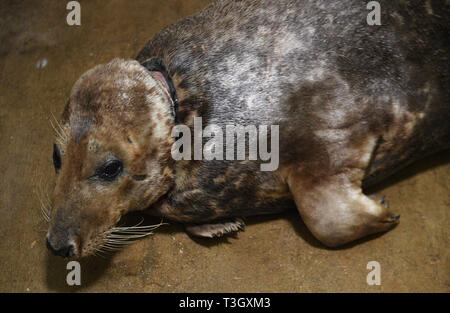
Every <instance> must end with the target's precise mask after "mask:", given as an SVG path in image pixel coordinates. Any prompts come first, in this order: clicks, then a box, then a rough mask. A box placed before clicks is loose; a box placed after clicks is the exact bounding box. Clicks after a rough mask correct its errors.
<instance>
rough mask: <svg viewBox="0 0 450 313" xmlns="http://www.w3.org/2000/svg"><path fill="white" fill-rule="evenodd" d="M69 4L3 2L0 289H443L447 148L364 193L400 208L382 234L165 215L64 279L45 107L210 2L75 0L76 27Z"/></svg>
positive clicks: (281, 221)
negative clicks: (343, 238) (195, 232)
mask: <svg viewBox="0 0 450 313" xmlns="http://www.w3.org/2000/svg"><path fill="white" fill-rule="evenodd" d="M66 3H67V1H39V2H38V1H31V0H30V1H20V2H19V3H17V2H13V1H1V4H0V75H1V76H0V147H1V149H0V173H1V175H2V179H1V180H0V190H1V194H0V216H1V222H0V225H1V226H0V238H1V240H0V291H1V292H47V291H50V292H60V291H64V292H67V291H69V292H70V291H84V292H109V291H131V292H134V291H143V292H317V291H319V292H330V291H331V292H358V291H362V292H380V291H381V292H409V291H415V292H436V291H441V292H449V291H450V258H449V257H450V254H449V251H450V249H449V247H450V245H449V243H450V242H449V239H450V237H449V234H450V232H449V223H450V215H449V213H450V210H449V206H450V193H449V189H450V181H449V179H448V177H449V174H450V163H449V161H450V152H446V153H443V154H440V155H437V156H434V157H432V158H428V159H426V160H423V161H422V162H420V163H418V164H416V165H414V166H412V167H409V168H408V169H406V170H404V171H402V172H401V173H399V174H398V175H396V176H395V177H393V178H392V179H391V180H390V181H388V182H386V183H384V184H382V185H381V186H379V187H378V188H377V189H374V190H371V191H370V192H371V193H372V192H376V193H377V194H386V195H387V196H388V198H389V200H390V203H391V207H392V208H393V209H394V210H395V211H396V212H398V213H400V214H401V216H402V217H401V223H400V225H399V226H398V227H397V228H395V229H394V230H393V231H391V232H389V233H386V234H384V235H382V236H375V237H372V238H370V239H369V240H363V241H360V242H358V243H357V244H354V245H350V246H348V247H345V248H343V249H339V250H329V249H326V248H324V247H323V246H321V245H320V244H319V243H318V242H317V241H316V240H315V239H314V238H313V237H312V235H311V234H310V233H309V232H308V230H307V229H306V227H305V225H304V224H303V223H302V221H301V219H300V217H299V216H298V214H297V213H296V212H291V213H286V214H282V215H277V216H271V217H255V218H249V219H247V224H248V226H247V228H246V230H245V232H243V233H239V234H238V235H237V236H236V237H232V238H228V239H222V240H199V239H196V240H195V241H194V240H193V239H191V238H190V237H189V236H187V235H186V234H185V233H184V232H183V229H182V227H180V225H170V226H165V227H163V228H160V229H159V230H158V231H157V233H156V234H155V235H153V236H152V237H149V238H147V239H144V240H141V241H140V242H138V243H136V244H134V245H132V246H129V247H128V248H126V249H125V250H123V251H122V252H120V253H117V254H115V255H114V256H112V257H111V258H109V259H101V258H89V259H86V260H82V261H81V269H82V277H81V283H82V284H81V287H69V286H67V285H66V283H65V281H66V274H67V270H66V263H67V262H66V261H64V260H63V259H60V258H56V257H54V256H52V255H50V253H49V252H48V251H47V249H46V248H45V243H44V235H45V232H46V223H45V222H44V220H43V219H42V217H41V215H40V212H39V202H38V199H37V197H36V196H35V194H34V193H33V190H34V189H35V188H36V187H37V186H39V185H42V186H43V187H44V188H46V189H48V190H50V189H51V187H52V184H53V182H54V170H53V167H52V162H51V153H52V142H53V130H52V128H51V126H50V123H49V120H50V119H51V114H52V113H53V114H55V115H56V116H59V115H60V114H61V112H62V109H63V107H64V104H65V103H66V100H67V97H68V95H69V92H70V89H71V87H72V85H73V83H74V82H75V81H76V79H77V78H78V77H79V76H80V75H81V74H82V73H83V72H84V71H86V70H87V69H89V68H91V67H93V66H94V65H96V64H98V63H104V62H107V61H109V60H111V59H112V58H114V57H124V58H127V57H133V56H135V55H136V54H137V52H138V51H139V50H140V48H141V47H142V46H143V45H144V44H145V42H146V41H147V40H148V39H149V38H150V37H151V36H152V35H153V34H154V33H155V32H157V31H158V30H159V29H161V28H163V27H164V26H165V25H168V24H169V23H171V22H173V21H175V20H177V19H179V18H182V17H184V16H186V15H189V14H191V13H193V12H195V11H197V10H198V9H200V8H202V7H203V6H205V5H206V4H207V3H208V1H205V0H201V1H193V0H189V1H183V0H179V1H175V0H164V1H151V0H138V1H132V2H130V1H125V0H123V1H119V0H111V1H100V0H98V1H93V0H90V1H80V3H81V9H82V17H81V23H82V26H72V27H71V26H68V25H67V24H66V14H67V12H68V11H67V10H66V8H65V5H66ZM43 60H46V61H43ZM42 65H45V66H42ZM372 260H375V261H378V262H379V263H380V265H381V285H380V286H369V285H367V283H366V275H367V274H368V272H369V270H367V269H366V265H367V263H368V262H369V261H372Z"/></svg>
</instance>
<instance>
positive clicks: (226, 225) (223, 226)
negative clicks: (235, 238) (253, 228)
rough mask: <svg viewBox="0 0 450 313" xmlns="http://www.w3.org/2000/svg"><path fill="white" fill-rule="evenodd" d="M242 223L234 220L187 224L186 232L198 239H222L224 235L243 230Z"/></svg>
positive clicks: (240, 220) (236, 219)
mask: <svg viewBox="0 0 450 313" xmlns="http://www.w3.org/2000/svg"><path fill="white" fill-rule="evenodd" d="M244 227H245V224H244V221H243V220H242V219H240V218H235V219H233V220H230V221H223V222H218V223H214V224H213V223H211V224H187V225H185V229H186V231H187V232H188V233H189V234H191V235H194V236H199V237H208V238H214V237H222V236H223V235H225V234H230V233H234V232H238V231H241V230H244Z"/></svg>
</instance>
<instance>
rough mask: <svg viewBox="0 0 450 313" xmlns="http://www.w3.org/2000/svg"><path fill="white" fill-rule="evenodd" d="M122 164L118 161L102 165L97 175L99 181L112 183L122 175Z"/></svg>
mask: <svg viewBox="0 0 450 313" xmlns="http://www.w3.org/2000/svg"><path fill="white" fill-rule="evenodd" d="M122 169H123V164H122V162H121V161H119V160H110V161H107V162H106V163H105V164H103V165H102V166H101V167H100V168H99V169H98V170H97V175H98V177H99V178H100V179H103V180H107V181H113V180H114V179H116V177H117V176H119V175H120V173H122Z"/></svg>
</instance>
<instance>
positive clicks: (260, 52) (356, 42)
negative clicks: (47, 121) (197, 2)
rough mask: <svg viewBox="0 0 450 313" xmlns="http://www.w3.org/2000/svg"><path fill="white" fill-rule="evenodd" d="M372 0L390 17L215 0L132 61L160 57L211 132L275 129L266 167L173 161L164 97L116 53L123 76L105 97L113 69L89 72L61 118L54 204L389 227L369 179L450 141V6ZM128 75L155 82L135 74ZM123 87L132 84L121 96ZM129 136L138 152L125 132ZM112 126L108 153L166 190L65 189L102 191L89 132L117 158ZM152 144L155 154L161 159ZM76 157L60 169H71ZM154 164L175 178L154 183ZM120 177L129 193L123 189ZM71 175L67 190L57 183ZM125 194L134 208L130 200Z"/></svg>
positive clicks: (185, 106) (351, 234)
mask: <svg viewBox="0 0 450 313" xmlns="http://www.w3.org/2000/svg"><path fill="white" fill-rule="evenodd" d="M379 2H380V3H381V12H382V15H381V23H382V25H381V26H369V25H367V23H366V16H367V14H368V12H369V11H368V10H367V9H366V2H365V1H356V0H354V1H351V0H346V1H325V0H323V1H321V0H318V1H306V0H305V1H302V0H299V1H288V0H280V1H266V0H261V1H254V0H244V1H216V2H214V3H213V4H211V5H210V6H208V7H207V8H205V9H204V10H202V11H200V12H199V13H197V14H195V15H193V16H190V17H188V18H185V19H183V20H181V21H179V22H177V23H174V24H172V25H171V26H169V27H168V28H166V29H164V30H162V31H161V32H160V33H158V34H157V35H155V36H154V37H153V38H152V39H151V40H150V41H149V42H148V43H147V45H146V46H145V47H144V49H143V50H142V51H141V52H140V53H139V55H138V56H137V61H138V62H139V63H143V62H145V61H147V60H150V59H152V58H156V57H157V58H161V59H162V60H163V61H164V63H165V64H166V67H167V69H168V71H169V74H170V75H171V76H172V77H173V81H174V83H175V86H176V89H177V93H178V97H179V108H178V116H177V118H178V121H179V123H182V124H186V125H188V126H190V127H193V118H194V116H201V117H202V118H203V127H206V126H207V125H208V124H217V125H220V126H225V125H227V124H240V125H274V124H275V125H280V167H279V169H278V170H277V171H275V172H261V171H259V162H258V161H181V162H173V161H172V160H170V157H167V151H168V150H167V147H169V148H170V145H171V143H172V142H173V139H172V138H169V136H168V137H164V136H163V135H161V133H162V134H167V132H169V131H170V129H171V126H172V124H171V122H170V121H169V120H168V117H169V116H170V115H169V113H170V112H169V108H170V103H169V100H168V99H167V98H165V99H164V97H162V96H161V90H160V89H158V88H157V87H150V86H149V85H148V86H147V88H143V87H140V88H139V87H136V86H134V87H133V86H127V85H126V84H125V82H124V81H123V80H122V79H123V77H124V76H126V75H125V73H124V72H122V71H120V66H124V67H126V68H128V66H130V67H133V68H134V66H136V67H137V66H138V65H137V63H133V62H132V61H113V63H112V64H115V65H116V66H117V67H116V68H117V71H115V70H114V68H113V67H112V65H111V64H108V65H104V66H103V67H106V68H109V69H110V71H111V72H110V74H113V75H116V76H117V80H115V81H116V84H115V85H114V87H113V88H111V89H110V90H111V91H110V92H104V93H102V96H100V93H99V91H100V88H101V86H102V85H103V84H104V83H105V81H107V80H108V79H109V78H108V75H106V76H105V75H103V76H102V75H100V76H98V75H97V74H95V73H96V72H95V70H94V72H88V73H87V74H85V75H84V76H83V77H82V78H81V79H80V82H78V83H77V84H76V86H75V87H74V91H73V93H72V96H71V100H70V102H69V105H68V108H67V109H66V111H65V114H64V124H65V125H66V127H67V129H68V130H70V132H71V134H72V137H71V140H70V143H69V145H68V147H63V149H64V150H66V152H67V153H68V155H67V156H66V158H65V159H64V160H63V171H61V174H60V175H63V176H64V177H65V178H61V177H59V178H58V183H57V188H56V190H55V196H54V197H55V199H60V200H59V201H60V203H67V199H68V198H69V199H72V198H73V199H74V200H73V202H71V204H70V205H71V207H72V208H73V207H77V208H78V210H93V209H92V205H91V206H90V209H88V208H85V207H86V203H87V202H86V201H88V199H96V200H95V201H103V200H101V199H104V198H109V197H113V198H114V197H115V196H117V197H116V199H117V200H116V201H115V202H114V204H111V202H109V205H107V206H106V205H105V207H102V208H101V210H103V211H102V212H104V213H103V214H111V213H110V212H117V214H114V217H116V216H119V215H120V214H122V213H125V212H126V211H128V210H131V209H140V210H143V209H145V208H147V207H148V206H149V205H150V204H151V203H153V202H154V200H156V199H157V198H158V199H160V200H159V201H158V202H157V204H156V205H154V206H153V207H152V208H151V209H150V211H151V212H153V213H154V214H160V215H164V216H167V217H169V218H171V219H173V220H177V221H180V222H183V223H206V222H213V221H215V220H220V219H226V218H234V217H240V216H247V215H256V214H264V213H273V212H279V211H281V210H284V209H286V208H288V207H292V206H294V203H295V205H296V206H297V208H298V210H299V212H300V214H301V215H302V217H303V219H304V221H305V223H306V225H307V226H308V228H309V229H310V230H311V231H312V233H313V234H314V235H315V236H316V237H317V238H318V239H319V240H321V241H322V242H323V243H324V244H326V245H329V246H337V245H341V244H343V243H346V242H349V241H351V240H354V239H357V238H359V237H362V236H365V235H367V234H370V233H374V232H379V231H384V230H387V229H389V228H390V227H391V226H392V224H394V223H396V222H397V219H395V218H393V217H392V216H393V215H392V214H391V213H390V212H388V211H387V210H386V209H385V208H383V207H382V206H380V205H379V204H378V203H376V202H375V201H373V200H372V199H370V198H368V197H366V196H365V195H364V194H363V193H362V190H361V187H362V186H364V187H366V186H369V185H371V184H373V183H375V182H377V181H379V180H380V179H383V178H385V177H386V176H388V175H390V174H392V173H393V172H394V171H396V170H398V169H399V168H401V167H403V166H405V165H407V164H409V163H410V162H412V161H414V160H417V159H418V158H420V157H423V156H425V155H428V154H431V153H434V152H437V151H439V150H442V149H445V148H448V147H449V143H450V126H449V123H448V121H449V120H450V106H449V94H448V89H449V71H448V57H449V39H448V33H449V26H448V20H449V17H450V15H449V6H448V5H447V4H446V3H445V1H426V3H424V2H423V1H379ZM101 69H102V67H98V68H97V71H100V70H101ZM129 75H132V76H133V75H140V76H137V77H135V78H134V80H135V81H136V82H137V83H139V82H140V81H146V82H150V81H153V85H156V84H155V83H154V82H155V79H154V78H152V77H151V76H150V74H148V73H147V75H146V73H144V72H142V69H137V68H136V69H133V70H130V74H129ZM133 77H134V76H133ZM89 80H91V81H89ZM149 84H150V85H151V84H152V83H149ZM138 85H139V84H138ZM160 86H161V85H160ZM152 88H154V89H152ZM118 90H123V91H124V92H129V93H130V98H129V100H128V102H127V101H125V100H124V99H122V98H120V97H118V96H117V91H118ZM97 93H98V95H97ZM92 94H95V95H97V96H98V97H100V98H98V99H101V100H98V103H99V105H94V103H96V102H93V101H92V97H93V96H92ZM155 94H157V95H159V96H158V97H156V98H154V99H151V100H150V99H148V97H152V95H155ZM125 103H128V105H129V106H125ZM108 106H111V110H107V109H105V108H107V107H108ZM102 108H103V109H102ZM102 110H103V111H102ZM154 110H159V111H158V112H157V113H156V112H155V111H154ZM156 114H159V115H158V116H157V117H156V116H155V115H156ZM149 115H151V116H152V117H153V118H149ZM144 117H145V118H144ZM155 117H156V118H155ZM99 119H102V120H107V121H108V123H107V124H106V123H105V124H103V125H104V127H103V128H101V129H102V132H100V130H99V129H100V128H98V126H94V125H97V124H98V123H99V121H98V120H99ZM125 121H126V123H125ZM119 124H120V125H121V127H117V126H118V125H119ZM155 129H159V133H160V134H159V135H157V134H155ZM115 130H117V131H115ZM133 131H134V133H133V134H132V135H131V136H132V140H133V142H140V143H141V144H142V146H141V147H140V148H132V146H129V145H128V144H127V141H126V140H125V138H126V137H127V136H128V134H127V132H133ZM111 134H114V136H113V137H114V139H112V138H111V140H113V142H116V144H117V148H116V149H117V150H114V151H115V152H114V153H117V154H121V155H124V157H125V158H126V157H128V158H129V159H127V160H128V161H127V162H126V164H125V166H126V168H127V170H128V171H130V172H131V173H133V174H139V175H147V178H148V179H149V180H150V179H152V178H153V181H154V182H153V183H152V184H149V185H142V188H143V186H146V187H147V186H149V187H150V186H151V188H153V187H154V186H155V185H157V188H156V189H155V190H153V189H151V190H146V191H145V192H144V190H143V189H138V187H136V186H134V185H136V184H138V183H137V182H136V181H133V180H132V178H129V177H127V178H123V179H122V180H120V184H122V185H121V186H122V187H121V188H123V190H126V192H123V193H120V194H119V193H118V190H117V189H109V187H102V188H100V189H98V188H97V189H94V190H92V191H89V192H88V191H86V193H87V194H89V196H87V194H80V193H77V194H76V195H75V194H74V196H73V197H68V198H67V193H69V194H71V193H76V191H73V190H77V189H76V188H75V186H77V185H80V187H79V188H80V190H83V188H84V189H85V190H86V189H89V188H90V189H93V186H91V185H89V184H88V183H87V182H86V178H87V175H88V174H87V170H84V168H85V167H83V166H85V165H84V163H85V162H88V160H89V158H92V162H93V161H94V160H95V159H96V158H97V157H95V156H92V157H88V153H87V152H86V151H87V150H86V148H82V147H83V145H87V142H88V138H93V137H92V136H94V137H95V138H98V139H97V140H98V141H101V143H100V144H99V146H100V148H99V149H100V150H101V151H104V153H108V151H111V150H110V149H114V148H110V145H109V144H108V145H106V143H107V142H108V140H107V138H110V137H111ZM83 138H84V139H83ZM83 140H84V141H83ZM165 140H166V141H165ZM127 145H128V146H127ZM153 145H156V146H157V147H158V148H157V149H156V150H157V151H162V152H159V154H155V153H156V152H154V150H153V149H152V146H153ZM162 147H165V148H162ZM83 149H84V150H83ZM133 149H134V150H133ZM132 151H134V152H132ZM152 151H153V152H152ZM133 153H135V155H134V156H133V158H132V157H131V156H127V155H131V154H133ZM69 154H70V155H69ZM156 155H158V157H157V156H156ZM77 160H78V161H77ZM138 160H139V161H140V162H138ZM81 161H83V162H81ZM76 162H80V165H78V166H77V167H73V169H72V170H71V171H70V172H69V169H65V171H66V172H65V173H66V174H63V172H64V163H71V164H77V163H76ZM150 164H158V167H159V169H160V170H159V171H157V172H158V173H161V171H162V168H165V169H167V170H166V171H167V173H170V175H169V174H168V175H167V176H164V177H168V178H167V179H163V178H162V176H158V175H156V176H154V175H155V174H154V172H151V171H150V170H151V169H152V166H150ZM65 166H66V167H67V166H69V165H65ZM70 166H75V165H70ZM133 167H137V168H139V170H136V171H133V170H131V169H132V168H133ZM85 172H86V174H85V175H84V176H83V173H85ZM172 173H173V175H172ZM125 179H128V180H129V184H131V185H130V186H128V187H124V186H125V182H124V180H125ZM69 180H70V181H72V182H73V183H72V185H70V184H69V183H67V184H66V185H64V186H65V188H63V187H62V186H63V185H62V181H69ZM75 182H76V183H75ZM114 184H116V185H117V184H119V182H117V183H114ZM114 186H115V185H114ZM90 189H89V190H90ZM129 194H131V195H132V196H134V197H135V199H134V200H135V201H134V202H133V203H132V204H133V205H131V202H126V201H125V199H126V198H127V197H130V196H129ZM144 195H145V196H144ZM161 196H162V198H161ZM97 198H98V199H97ZM75 199H76V201H75ZM142 199H145V201H144V200H142ZM92 201H94V200H92ZM57 204H58V200H55V202H54V207H55V208H56V207H60V206H61V205H57ZM119 207H120V208H121V209H117V208H119ZM99 210H100V209H99ZM101 210H100V211H101ZM106 212H108V213H106ZM119 212H120V213H119ZM55 214H56V213H55ZM55 216H57V214H56V215H55ZM61 216H63V215H61ZM60 219H61V220H63V219H64V218H63V217H61V218H60ZM86 219H87V218H86ZM81 221H82V222H83V223H84V222H86V221H85V219H81ZM111 221H112V218H111V219H110V220H109V222H108V223H105V224H104V225H109V226H111V225H112V223H111ZM89 222H93V219H92V220H89ZM61 223H62V222H61ZM78 223H80V220H79V219H78Z"/></svg>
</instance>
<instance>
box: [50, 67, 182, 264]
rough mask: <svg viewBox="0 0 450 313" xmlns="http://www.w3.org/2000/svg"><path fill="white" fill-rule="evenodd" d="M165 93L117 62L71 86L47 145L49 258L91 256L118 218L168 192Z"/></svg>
mask: <svg viewBox="0 0 450 313" xmlns="http://www.w3.org/2000/svg"><path fill="white" fill-rule="evenodd" d="M165 87H166V86H165V84H164V83H163V82H161V81H160V80H159V79H158V78H157V75H152V73H151V72H149V71H148V70H147V69H146V68H144V67H143V66H142V65H140V64H139V63H138V62H137V61H134V60H121V59H115V60H113V61H111V62H110V63H107V64H102V65H98V66H96V67H94V68H93V69H91V70H89V71H87V72H86V73H85V74H83V75H82V76H81V77H80V79H79V80H78V81H77V82H76V83H75V85H74V87H73V89H72V92H71V95H70V99H69V101H68V103H67V105H66V108H65V110H64V113H63V116H62V122H61V123H60V124H61V125H60V129H59V131H58V133H59V136H57V140H56V142H55V144H54V152H53V161H54V165H55V169H56V172H57V179H56V185H55V189H54V192H53V194H52V197H51V202H52V203H51V212H50V226H49V230H48V233H47V238H46V240H47V246H48V247H49V249H50V250H52V251H53V252H55V253H56V254H58V255H61V256H63V257H83V256H87V255H90V254H92V253H94V252H95V250H97V249H98V248H99V247H100V246H102V245H103V244H104V243H105V239H107V237H108V235H110V234H111V232H112V230H114V228H113V227H114V226H115V224H116V223H117V222H118V220H119V219H120V217H121V216H122V215H123V214H125V213H127V212H129V211H132V210H143V209H146V208H148V207H149V206H150V205H151V204H152V203H154V202H155V201H156V200H158V199H159V198H160V197H161V196H163V195H164V194H165V193H166V192H167V191H168V190H169V189H170V187H171V185H172V179H173V171H172V168H173V160H172V158H171V146H172V143H173V140H174V139H173V138H172V137H171V130H172V127H173V124H174V120H173V116H172V115H171V113H172V112H171V107H172V103H171V99H170V97H169V96H168V93H167V90H165Z"/></svg>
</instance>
